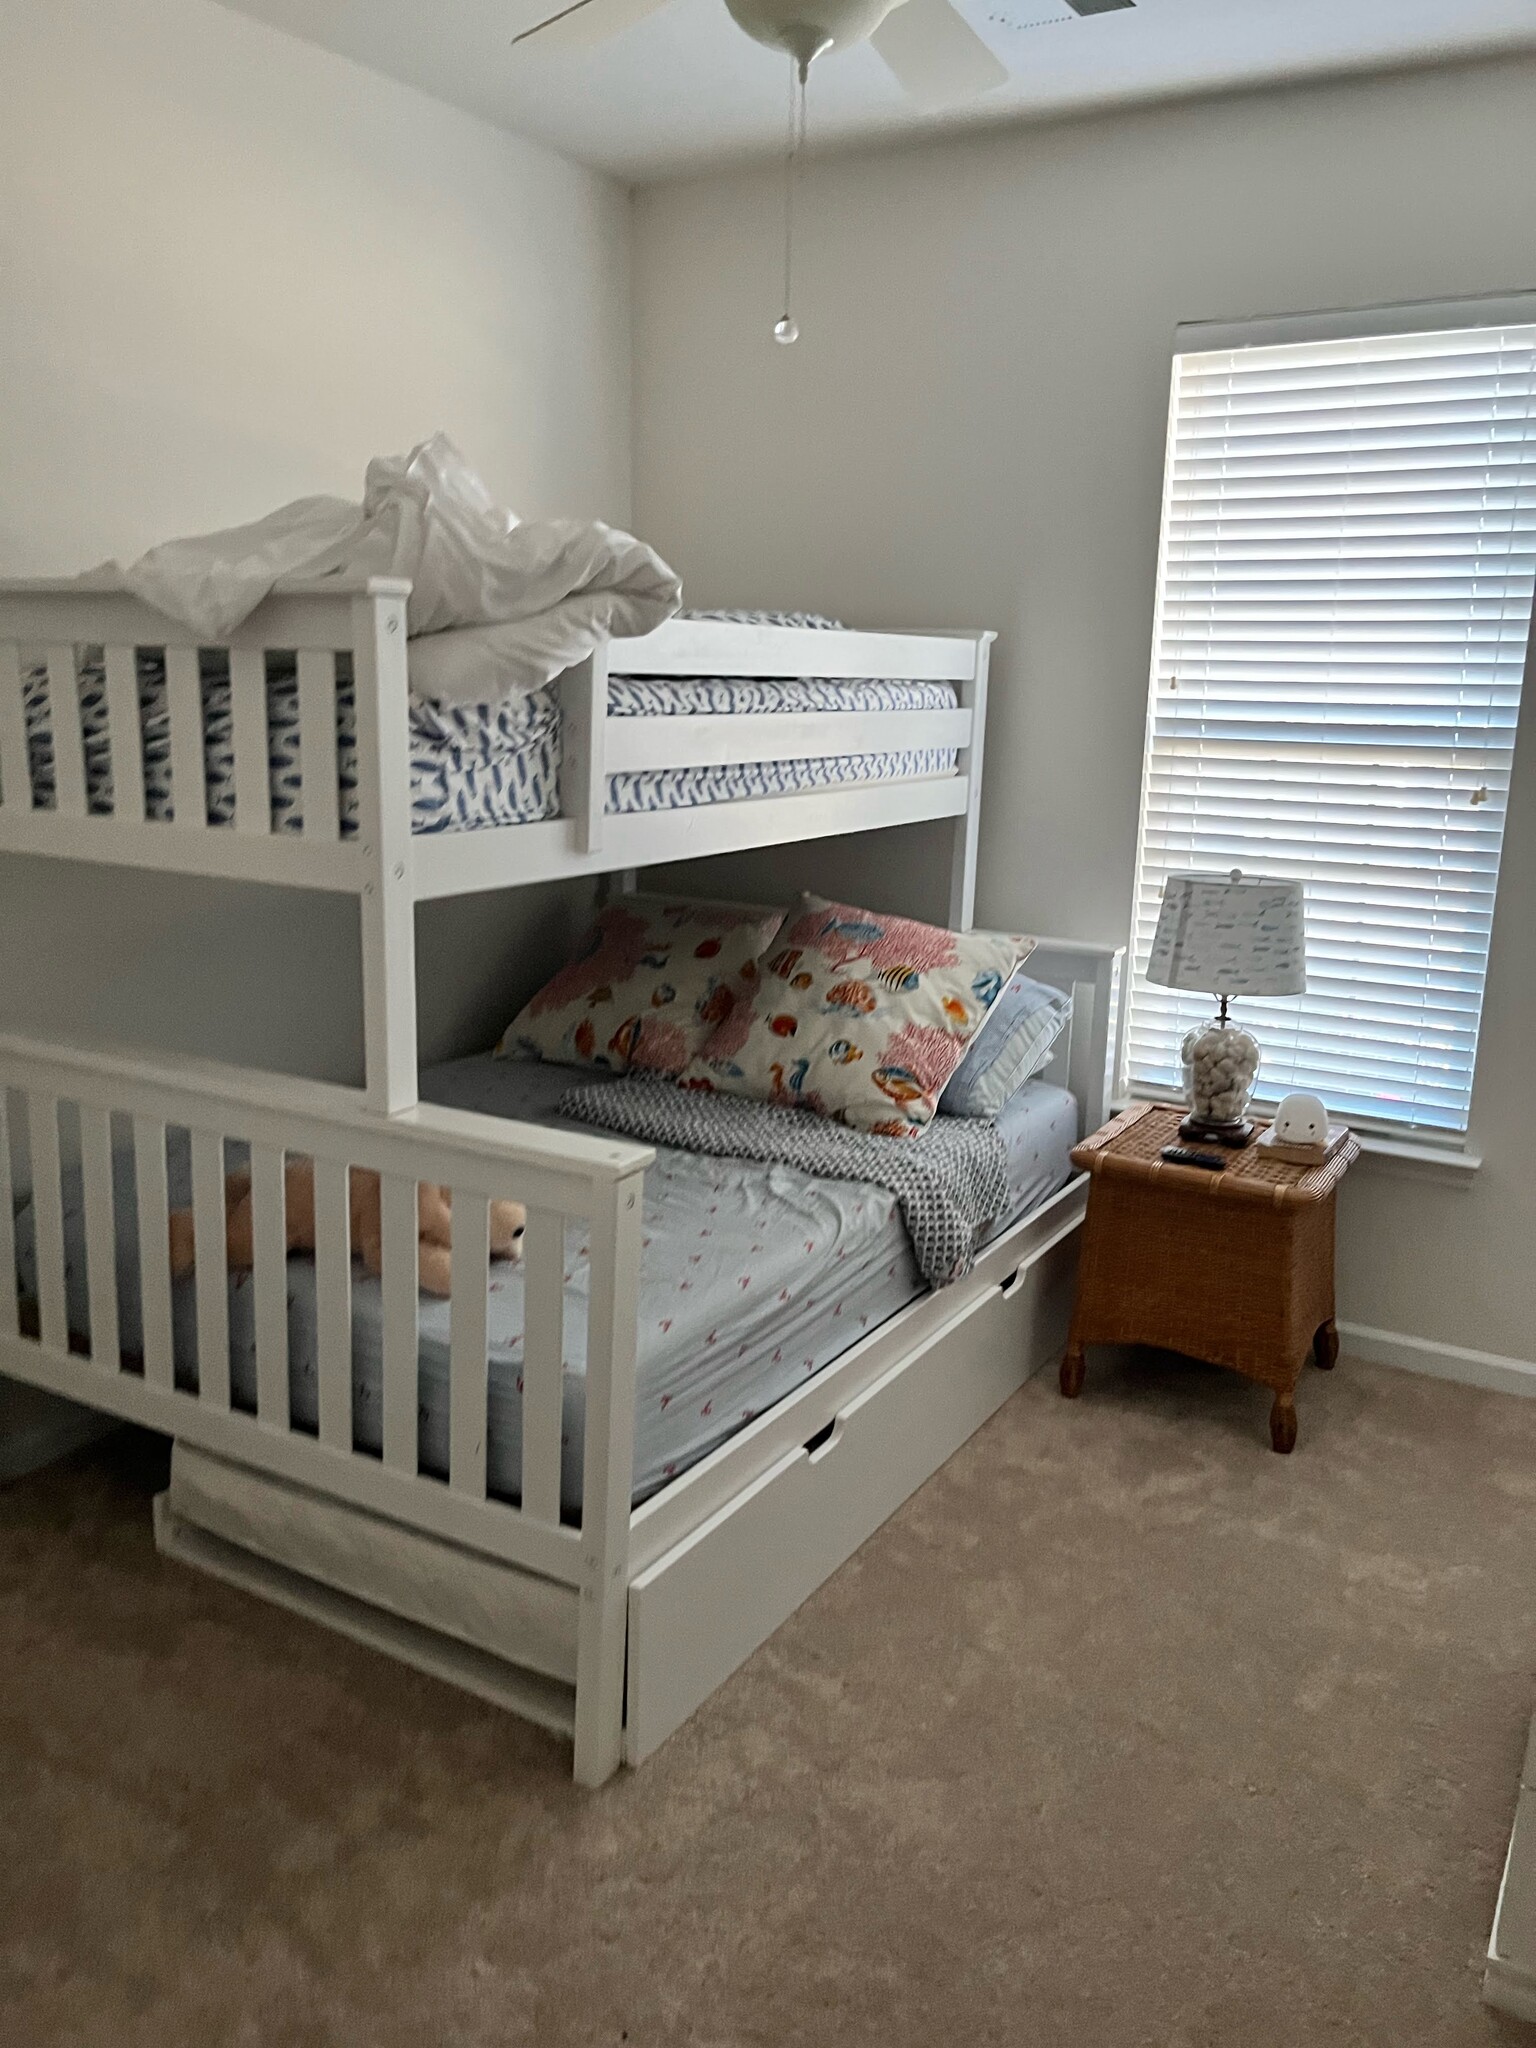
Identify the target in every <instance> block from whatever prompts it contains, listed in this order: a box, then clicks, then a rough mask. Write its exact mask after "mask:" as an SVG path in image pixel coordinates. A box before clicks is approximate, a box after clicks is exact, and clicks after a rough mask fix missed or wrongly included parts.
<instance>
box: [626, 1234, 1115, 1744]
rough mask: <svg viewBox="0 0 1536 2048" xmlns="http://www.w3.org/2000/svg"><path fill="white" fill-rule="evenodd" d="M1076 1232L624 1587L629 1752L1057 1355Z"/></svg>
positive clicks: (686, 1711)
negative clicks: (626, 1589)
mask: <svg viewBox="0 0 1536 2048" xmlns="http://www.w3.org/2000/svg"><path fill="white" fill-rule="evenodd" d="M1076 1255H1077V1247H1076V1240H1075V1236H1074V1237H1072V1238H1069V1239H1067V1240H1064V1241H1063V1242H1062V1243H1059V1244H1057V1245H1055V1246H1053V1247H1052V1248H1051V1249H1050V1250H1049V1251H1048V1252H1047V1253H1046V1254H1045V1255H1044V1256H1043V1257H1042V1258H1039V1259H1037V1260H1036V1261H1035V1262H1034V1263H1033V1264H1031V1265H1029V1266H1027V1267H1025V1268H1023V1269H1021V1271H1020V1272H1019V1273H1017V1274H1015V1275H1014V1276H1013V1278H1012V1280H1010V1281H1008V1282H1005V1283H1004V1284H1003V1285H1001V1286H1000V1287H998V1288H996V1289H994V1291H993V1292H992V1293H990V1294H989V1295H987V1296H986V1297H985V1298H984V1299H983V1300H982V1301H981V1302H980V1303H979V1304H977V1305H976V1307H974V1308H973V1309H972V1310H971V1311H970V1312H969V1313H968V1314H965V1315H963V1316H960V1317H957V1319H956V1320H955V1321H954V1322H952V1323H949V1324H946V1325H945V1326H944V1328H943V1329H941V1330H939V1331H937V1332H936V1333H935V1335H934V1336H933V1337H932V1339H931V1340H930V1341H929V1343H928V1344H927V1345H926V1346H925V1347H924V1349H923V1350H921V1351H920V1352H917V1353H915V1354H914V1355H913V1356H912V1357H910V1358H908V1359H906V1360H904V1361H903V1362H902V1363H901V1364H900V1365H897V1366H893V1367H892V1369H891V1370H890V1371H889V1372H888V1373H886V1374H885V1375H884V1376H883V1377H882V1378H880V1379H878V1380H876V1381H875V1382H874V1384H873V1385H871V1386H869V1387H867V1388H866V1389H865V1390H864V1391H863V1392H862V1393H861V1394H859V1395H857V1396H855V1397H854V1398H853V1399H852V1400H851V1401H850V1402H849V1404H848V1406H847V1407H846V1408H845V1409H843V1410H842V1411H841V1412H840V1413H839V1414H838V1415H837V1417H836V1418H835V1419H834V1421H833V1423H832V1425H831V1428H830V1430H824V1431H822V1432H821V1433H820V1434H819V1435H818V1436H816V1437H813V1438H812V1439H811V1441H810V1443H809V1444H808V1445H802V1446H799V1447H797V1448H796V1449H795V1450H793V1451H791V1452H789V1453H788V1454H787V1455H786V1456H785V1457H783V1458H781V1459H780V1460H779V1462H778V1463H777V1464H776V1465H774V1466H772V1467H770V1468H769V1470H768V1471H767V1472H765V1473H764V1474H763V1475H762V1476H761V1477H760V1478H759V1479H758V1480H757V1481H756V1482H755V1483H754V1484H753V1485H751V1486H750V1487H748V1488H747V1489H746V1491H745V1492H743V1493H741V1494H739V1495H738V1496H737V1497H736V1498H735V1499H734V1500H732V1501H730V1502H729V1503H728V1504H727V1505H726V1506H725V1507H723V1508H721V1509H720V1510H719V1512H718V1513H717V1514H715V1515H713V1516H711V1517H710V1519H709V1520H708V1521H706V1522H704V1523H702V1524H701V1525H700V1526H699V1527H698V1528H697V1529H695V1530H694V1531H692V1533H691V1534H690V1535H689V1536H687V1537H686V1538H684V1540H683V1541H682V1542H680V1543H678V1544H677V1545H676V1546H675V1547H674V1548H673V1549H671V1550H669V1551H667V1552H666V1553H665V1554H664V1555H663V1556H661V1557H659V1558H658V1559H657V1560H656V1562H655V1563H654V1564H653V1565H651V1566H649V1567H648V1568H647V1569H646V1570H645V1571H644V1572H642V1573H641V1574H640V1576H639V1577H638V1578H636V1579H635V1580H634V1582H633V1583H632V1585H631V1587H630V1595H629V1670H628V1681H627V1713H626V1729H625V1755H626V1758H627V1759H628V1761H629V1762H630V1763H639V1762H640V1760H641V1759H642V1758H643V1757H646V1756H648V1755H650V1753H651V1752H652V1751H653V1750H654V1749H655V1748H656V1747H657V1746H658V1745H659V1744H660V1743H662V1742H663V1741H665V1739H666V1737H667V1736H668V1735H670V1734H671V1733H672V1731H673V1729H675V1728H677V1727H679V1726H680V1725H681V1724H682V1723H683V1722H684V1721H685V1720H686V1719H687V1718H688V1716H689V1715H690V1714H692V1713H693V1712H694V1711H695V1709H696V1708H697V1707H698V1706H699V1705H700V1703H701V1702H702V1701H703V1700H704V1699H706V1698H707V1697H708V1695H709V1694H710V1693H711V1692H713V1691H714V1689H715V1688H716V1686H718V1685H720V1684H721V1683H722V1682H723V1681H724V1680H725V1679H726V1678H727V1677H729V1676H730V1674H731V1672H733V1671H734V1670H735V1669H736V1667H737V1666H738V1665H739V1664H740V1663H741V1662H742V1661H743V1659H745V1658H746V1657H748V1656H749V1655H750V1654H751V1652H752V1651H753V1650H755V1649H756V1648H757V1647H758V1645H759V1644H760V1643H763V1642H766V1641H767V1639H768V1637H769V1636H770V1635H772V1634H773V1632H774V1630H775V1629H776V1628H778V1627H779V1626H780V1624H781V1623H782V1622H784V1621H786V1620H787V1619H788V1618H789V1616H790V1615H791V1614H793V1612H794V1611H795V1609H796V1608H797V1607H798V1606H799V1605H800V1604H801V1602H802V1601H804V1600H806V1599H808V1598H809V1596H810V1595H811V1594H812V1593H813V1592H814V1591H815V1590H816V1588H817V1587H818V1586H819V1585H821V1584H822V1582H823V1581H824V1580H825V1579H826V1578H827V1577H828V1576H829V1575H830V1573H832V1572H833V1571H835V1570H836V1569H837V1567H838V1566H839V1565H840V1564H842V1563H843V1562H844V1561H845V1560H846V1559H847V1558H849V1557H851V1556H852V1555H853V1553H854V1551H856V1550H857V1549H858V1548H859V1546H860V1544H862V1543H863V1542H864V1541H865V1540H866V1539H867V1538H868V1537H869V1536H871V1535H873V1533H874V1532H875V1530H876V1529H878V1528H879V1526H880V1524H881V1523H882V1522H884V1521H885V1520H886V1519H887V1517H888V1516H890V1515H891V1514H893V1513H894V1512H895V1510H896V1509H897V1508H898V1507H900V1505H901V1503H902V1502H903V1501H904V1500H906V1499H907V1497H908V1496H909V1495H910V1494H912V1493H914V1492H915V1491H916V1490H917V1488H918V1487H919V1486H921V1485H922V1483H923V1481H924V1480H925V1479H928V1478H930V1477H931V1476H932V1474H933V1473H935V1472H936V1471H937V1470H938V1469H939V1467H940V1466H941V1465H942V1464H944V1463H945V1461H946V1460H947V1459H948V1458H950V1457H951V1456H952V1455H953V1454H954V1452H955V1451H956V1450H958V1449H959V1447H960V1445H961V1444H963V1443H964V1442H965V1440H966V1438H967V1437H969V1436H971V1435H972V1434H973V1433H974V1432H975V1431H976V1430H977V1429H979V1428H980V1427H981V1425H982V1423H983V1422H985V1421H986V1420H987V1418H988V1416H990V1415H991V1414H993V1413H994V1411H995V1410H996V1409H997V1408H999V1407H1000V1406H1001V1405H1002V1403H1003V1402H1004V1401H1006V1400H1007V1398H1008V1396H1009V1395H1010V1394H1011V1393H1013V1392H1014V1391H1015V1390H1016V1389H1017V1388H1018V1387H1020V1386H1021V1385H1022V1384H1023V1383H1024V1381H1025V1380H1026V1379H1028V1378H1029V1377H1030V1376H1031V1374H1032V1373H1034V1372H1035V1371H1037V1370H1038V1369H1039V1368H1040V1367H1041V1366H1042V1365H1043V1364H1045V1363H1047V1362H1048V1361H1049V1360H1051V1359H1054V1358H1056V1357H1059V1355H1060V1353H1061V1351H1062V1349H1063V1347H1064V1345H1065V1342H1066V1331H1067V1323H1068V1319H1069V1316H1070V1313H1071V1291H1072V1275H1073V1272H1074V1269H1075V1265H1076Z"/></svg>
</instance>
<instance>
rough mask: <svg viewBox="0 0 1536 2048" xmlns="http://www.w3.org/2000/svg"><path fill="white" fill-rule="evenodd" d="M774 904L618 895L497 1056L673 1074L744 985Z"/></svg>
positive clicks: (776, 915) (724, 1016)
mask: <svg viewBox="0 0 1536 2048" xmlns="http://www.w3.org/2000/svg"><path fill="white" fill-rule="evenodd" d="M783 921H784V913H783V911H782V910H760V909H751V908H748V907H746V906H743V905H741V904H737V903H693V902H689V901H687V900H685V899H683V898H680V897H675V896H620V897H617V898H615V900H614V901H613V902H612V903H610V904H608V905H607V906H606V907H605V908H604V909H603V910H602V911H601V912H600V913H599V915H598V919H597V922H596V923H595V924H594V925H593V926H592V928H591V930H590V931H589V932H588V933H587V935H586V937H585V939H584V940H583V941H582V944H581V947H580V950H579V951H578V952H577V954H576V957H575V958H574V959H573V960H572V961H570V962H569V964H568V965H567V966H565V967H562V968H561V970H560V972H559V973H558V974H557V975H555V977H554V978H553V980H551V981H548V982H546V983H545V985H544V987H543V988H541V989H540V990H539V992H538V994H537V995H536V996H535V997H534V998H533V1000H532V1001H531V1002H529V1003H528V1004H527V1005H526V1006H525V1007H524V1008H523V1009H522V1010H521V1011H519V1013H518V1015H517V1016H516V1017H515V1018H514V1019H513V1020H512V1022H511V1023H510V1024H509V1025H508V1026H507V1029H506V1031H505V1032H504V1033H503V1035H502V1040H501V1043H500V1044H499V1045H498V1046H497V1048H496V1051H497V1053H498V1054H499V1055H500V1056H501V1057H502V1058H503V1059H508V1058H511V1059H536V1060H537V1059H543V1060H564V1061H568V1062H570V1063H572V1064H575V1065H580V1066H588V1067H605V1068H607V1069H609V1071H611V1072H614V1073H620V1074H623V1073H628V1072H629V1071H631V1070H632V1069H645V1070H649V1071H650V1072H653V1073H659V1074H676V1073H678V1072H680V1071H681V1069H682V1068H683V1067H685V1066H686V1065H687V1063H688V1061H689V1060H690V1059H691V1058H692V1057H693V1055H694V1054H695V1053H697V1052H699V1051H701V1050H702V1048H703V1046H704V1045H705V1043H706V1042H707V1040H708V1038H709V1036H710V1033H711V1032H712V1031H713V1030H714V1029H715V1027H716V1026H717V1025H718V1024H720V1023H722V1022H724V1021H727V1020H728V1019H729V1017H730V1016H731V1013H732V1011H733V1010H734V1008H735V1006H736V1004H737V1002H738V1001H739V1000H740V999H742V998H743V997H744V996H745V995H746V994H747V993H748V992H749V990H750V985H751V981H752V978H753V977H754V976H755V974H756V972H757V965H756V961H757V955H758V954H759V953H760V952H761V951H762V950H763V948H764V947H765V946H766V945H767V944H768V943H769V941H770V940H771V939H772V938H773V935H774V933H775V932H776V931H777V930H778V928H779V926H780V925H781V924H782V923H783Z"/></svg>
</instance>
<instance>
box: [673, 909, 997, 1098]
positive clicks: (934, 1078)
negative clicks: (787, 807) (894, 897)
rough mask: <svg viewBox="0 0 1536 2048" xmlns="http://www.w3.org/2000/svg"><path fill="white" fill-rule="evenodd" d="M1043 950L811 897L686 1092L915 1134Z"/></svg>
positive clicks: (700, 1061)
mask: <svg viewBox="0 0 1536 2048" xmlns="http://www.w3.org/2000/svg"><path fill="white" fill-rule="evenodd" d="M1033 944H1034V941H1033V940H1032V939H1019V938H1011V937H1008V936H1006V935H1004V934H1000V933H997V932H947V931H942V930H940V929H939V927H938V926H936V925H930V924H915V923H914V922H913V921H912V919H910V918H906V917H883V916H881V915H880V914H879V913H878V912H876V911H872V910H857V909H854V908H853V907H852V906H851V905H849V904H846V903H827V902H825V901H824V900H823V899H822V898H821V897H819V896H804V897H802V898H801V900H800V904H799V908H798V909H797V910H796V911H795V912H794V914H793V915H792V916H791V917H790V918H789V919H788V920H787V921H786V923H785V924H784V926H783V928H782V929H781V930H780V931H779V932H778V933H777V934H776V935H775V937H774V939H773V941H772V943H771V944H770V945H769V946H768V947H767V948H766V950H765V951H764V953H763V955H762V957H761V958H760V959H759V961H758V963H757V970H758V971H757V976H756V979H755V981H754V982H753V983H752V984H751V985H750V987H749V988H748V989H747V991H746V994H745V998H744V1000H743V1001H741V1002H739V1003H737V1004H736V1005H735V1006H734V1007H733V1008H732V1010H731V1014H730V1015H729V1016H728V1017H726V1018H724V1019H722V1021H721V1023H720V1024H719V1026H718V1027H717V1029H716V1030H715V1032H714V1033H713V1034H712V1036H711V1037H710V1040H709V1042H708V1044H707V1045H706V1046H705V1047H704V1049H703V1051H702V1053H700V1055H699V1056H698V1058H697V1059H695V1060H694V1061H692V1063H691V1064H690V1065H689V1066H688V1067H687V1068H685V1069H684V1071H683V1073H682V1075H681V1077H680V1079H681V1084H682V1086H683V1087H685V1088H701V1089H714V1090H718V1091H719V1092H720V1093H721V1094H724V1095H746V1096H751V1097H754V1098H756V1099H758V1100H761V1101H764V1102H776V1103H782V1104H787V1105H791V1106H794V1107H798V1108H801V1109H809V1110H813V1111H815V1113H816V1114H817V1115H818V1116H827V1117H833V1118H835V1119H836V1120H837V1121H838V1122H839V1123H845V1124H851V1125H853V1126H854V1127H855V1128H856V1129H858V1130H864V1131H874V1132H877V1133H879V1134H881V1135H882V1136H885V1137H892V1138H909V1137H916V1136H917V1135H918V1134H919V1133H920V1132H921V1131H922V1130H923V1129H924V1128H925V1126H926V1125H927V1124H928V1122H929V1120H930V1119H931V1118H932V1116H933V1114H934V1111H935V1109H936V1108H937V1106H938V1100H939V1096H940V1095H941V1094H942V1093H943V1089H944V1084H945V1082H946V1081H948V1079H949V1077H950V1075H951V1074H953V1072H954V1071H955V1069H956V1067H958V1066H959V1064H960V1062H961V1060H962V1059H963V1058H964V1056H965V1050H966V1047H967V1046H968V1045H969V1044H970V1042H971V1040H972V1039H973V1038H974V1037H975V1036H976V1033H977V1032H978V1031H979V1030H980V1029H981V1026H982V1024H983V1023H984V1022H985V1020H986V1016H987V1012H988V1011H989V1010H990V1009H991V1007H992V1005H993V1004H994V1003H995V1002H996V1001H997V998H998V996H999V995H1000V994H1001V992H1002V990H1003V987H1004V984H1005V983H1006V982H1007V981H1008V978H1009V976H1010V975H1011V974H1012V973H1013V970H1014V968H1015V967H1017V965H1018V964H1019V962H1020V960H1022V959H1023V958H1024V957H1025V955H1026V954H1027V953H1028V952H1029V951H1030V948H1031V947H1032V946H1033Z"/></svg>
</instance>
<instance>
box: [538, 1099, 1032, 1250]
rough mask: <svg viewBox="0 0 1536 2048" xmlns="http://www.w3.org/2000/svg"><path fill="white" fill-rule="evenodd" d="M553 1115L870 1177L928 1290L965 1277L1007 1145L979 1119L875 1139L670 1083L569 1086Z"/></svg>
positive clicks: (723, 1155)
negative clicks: (891, 1199)
mask: <svg viewBox="0 0 1536 2048" xmlns="http://www.w3.org/2000/svg"><path fill="white" fill-rule="evenodd" d="M555 1113H556V1114H557V1115H558V1116H565V1117H571V1118H573V1119H574V1120H575V1121H576V1122H578V1123H584V1124H599V1125H601V1126H602V1128H603V1129H604V1130H608V1131H617V1132H618V1133H620V1135H621V1136H623V1137H626V1138H639V1139H640V1140H641V1141H642V1142H643V1143H645V1144H649V1145H670V1146H671V1147H673V1149H674V1150H676V1151H679V1152H704V1153H708V1154H710V1155H711V1156H712V1157H714V1158H717V1159H752V1160H760V1161H762V1162H763V1164H765V1165H781V1166H793V1167H796V1168H798V1170H799V1171H800V1172H801V1173H811V1174H816V1175H818V1176H819V1177H820V1178H821V1179H824V1180H860V1181H873V1182H874V1183H875V1185H876V1186H877V1187H882V1188H888V1189H889V1190H890V1192H891V1193H892V1194H893V1195H894V1196H895V1197H896V1200H897V1202H898V1203H899V1204H900V1207H901V1215H902V1221H903V1222H904V1223H905V1224H906V1226H907V1234H908V1235H909V1236H910V1238H911V1239H912V1250H913V1254H914V1256H915V1257H916V1259H917V1263H918V1268H919V1270H920V1271H921V1273H922V1275H923V1278H924V1279H925V1280H926V1281H927V1282H928V1285H929V1286H930V1287H945V1286H947V1285H948V1284H949V1282H950V1281H951V1280H960V1279H963V1278H964V1276H965V1275H966V1274H967V1273H969V1271H970V1270H971V1266H972V1264H973V1262H974V1260H975V1256H976V1245H977V1241H978V1239H979V1238H980V1237H981V1235H982V1233H983V1231H984V1230H985V1229H986V1227H987V1225H988V1224H989V1223H991V1222H992V1221H993V1219H994V1218H995V1217H997V1216H999V1215H1001V1213H1002V1210H1003V1205H1004V1203H1005V1202H1006V1201H1007V1199H1008V1153H1007V1148H1006V1147H1005V1146H1004V1144H1003V1141H1002V1139H1001V1138H1000V1137H999V1136H998V1134H997V1131H996V1129H995V1128H994V1127H993V1125H992V1124H991V1123H990V1122H988V1120H987V1119H986V1118H985V1117H973V1116H939V1117H935V1118H934V1120H933V1122H932V1123H931V1124H929V1126H928V1128H927V1129H926V1130H925V1131H924V1132H923V1134H922V1136H921V1137H918V1138H877V1137H873V1136H871V1135H870V1134H869V1133H868V1132H866V1131H851V1130H848V1129H847V1128H845V1126H844V1125H842V1124H835V1123H832V1122H830V1121H829V1120H828V1119H827V1118H826V1117H820V1116H813V1115H812V1114H811V1113H810V1111H809V1110H804V1109H784V1108H780V1107H779V1106H778V1105H776V1104H774V1103H768V1102H745V1101H742V1100H740V1099H739V1098H738V1097H736V1096H730V1095H710V1094H706V1093H704V1092H702V1091H696V1090H693V1089H687V1088H678V1087H676V1086H675V1085H674V1084H673V1083H672V1082H671V1081H610V1082H607V1083H604V1084H601V1085H599V1086H595V1087H582V1088H571V1089H568V1090H567V1091H566V1093H565V1094H564V1095H562V1096H561V1098H560V1100H559V1102H558V1103H557V1104H556V1105H555Z"/></svg>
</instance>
